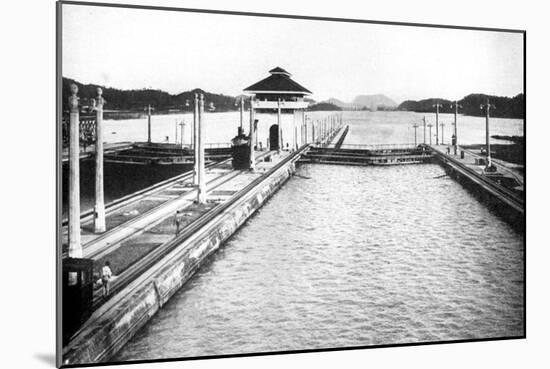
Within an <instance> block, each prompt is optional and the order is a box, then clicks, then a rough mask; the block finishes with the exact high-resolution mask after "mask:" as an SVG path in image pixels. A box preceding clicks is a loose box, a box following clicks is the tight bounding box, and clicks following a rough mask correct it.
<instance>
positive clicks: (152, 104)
mask: <svg viewBox="0 0 550 369" xmlns="http://www.w3.org/2000/svg"><path fill="white" fill-rule="evenodd" d="M57 22H58V23H57V26H58V34H59V40H58V42H59V45H58V46H59V47H58V52H59V54H58V57H59V59H58V102H57V103H58V122H57V123H58V124H57V127H56V129H57V140H58V141H57V143H58V146H57V150H58V227H59V232H58V235H59V243H58V248H57V251H58V272H59V285H58V291H59V294H58V296H57V298H58V309H59V310H58V314H59V315H58V317H59V321H58V324H59V331H58V345H59V347H58V352H59V356H60V357H59V358H58V360H59V362H58V363H59V364H61V365H68V366H73V365H77V366H78V365H82V364H95V363H121V362H126V363H131V362H143V361H149V360H170V359H186V358H201V357H204V358H208V357H227V356H232V355H243V354H250V355H254V354H265V353H273V354H275V353H285V352H311V351H318V350H330V349H343V348H359V347H361V348H369V347H386V346H392V345H411V344H425V343H444V342H468V341H476V340H490V339H513V338H517V339H519V338H524V337H525V259H524V258H525V198H526V197H525V172H526V165H525V136H526V135H525V93H524V87H525V86H524V78H525V74H524V73H525V64H524V63H525V31H523V30H519V29H518V30H516V29H490V28H487V29H485V28H466V27H445V26H440V27H439V26H437V27H434V26H423V25H418V24H400V23H387V22H376V21H362V20H355V21H350V20H341V19H330V18H327V19H320V18H315V17H308V16H303V17H285V16H275V15H270V14H246V13H228V12H223V11H201V10H196V9H195V10H191V9H162V8H144V7H139V6H137V7H132V6H122V7H120V6H109V5H108V4H104V5H97V4H95V5H90V4H86V3H77V2H67V3H64V2H59V3H58V8H57Z"/></svg>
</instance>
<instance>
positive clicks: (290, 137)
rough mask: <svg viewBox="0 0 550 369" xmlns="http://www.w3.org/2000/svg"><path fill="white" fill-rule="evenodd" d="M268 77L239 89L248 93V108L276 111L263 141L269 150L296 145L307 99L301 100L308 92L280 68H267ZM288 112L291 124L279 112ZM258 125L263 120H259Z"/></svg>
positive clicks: (298, 140)
mask: <svg viewBox="0 0 550 369" xmlns="http://www.w3.org/2000/svg"><path fill="white" fill-rule="evenodd" d="M269 73H270V76H269V77H267V78H264V79H262V80H261V81H259V82H256V83H254V84H253V85H251V86H249V87H247V88H245V89H244V90H243V91H244V92H245V93H246V94H249V95H252V96H251V109H252V110H254V111H255V112H257V113H276V114H277V120H276V121H275V122H267V123H268V124H269V129H268V136H269V139H268V140H267V144H268V149H269V150H278V151H280V150H282V149H283V148H286V147H289V148H293V149H294V148H297V147H298V146H299V145H298V143H299V142H302V137H301V134H302V133H301V132H302V130H301V129H298V127H301V126H302V125H303V124H304V121H305V114H304V110H305V108H307V107H308V102H306V101H304V97H305V96H306V95H310V94H311V91H309V90H308V89H307V88H305V87H303V86H302V85H300V84H299V83H298V82H296V81H294V80H292V79H291V78H290V77H291V74H290V73H289V72H287V71H286V70H284V69H283V68H281V67H276V68H274V69H272V70H270V71H269ZM285 113H292V114H294V119H293V121H292V123H289V122H286V123H283V122H282V119H281V114H285ZM259 123H260V124H262V123H263V122H261V121H260V122H259Z"/></svg>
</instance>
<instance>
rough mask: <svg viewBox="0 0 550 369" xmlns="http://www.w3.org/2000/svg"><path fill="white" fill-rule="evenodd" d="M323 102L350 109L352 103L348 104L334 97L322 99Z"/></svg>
mask: <svg viewBox="0 0 550 369" xmlns="http://www.w3.org/2000/svg"><path fill="white" fill-rule="evenodd" d="M323 102H324V103H327V104H332V105H335V106H337V107H339V108H341V109H350V108H352V104H349V103H345V102H343V101H342V100H338V99H336V98H334V97H331V98H330V99H328V100H325V101H323Z"/></svg>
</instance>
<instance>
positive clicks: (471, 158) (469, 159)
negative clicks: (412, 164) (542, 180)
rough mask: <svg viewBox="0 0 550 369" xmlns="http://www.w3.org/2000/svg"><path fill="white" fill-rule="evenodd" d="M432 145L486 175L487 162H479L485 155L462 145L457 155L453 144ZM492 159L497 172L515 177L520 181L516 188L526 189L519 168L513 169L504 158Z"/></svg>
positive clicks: (504, 175)
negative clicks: (461, 154) (462, 156)
mask: <svg viewBox="0 0 550 369" xmlns="http://www.w3.org/2000/svg"><path fill="white" fill-rule="evenodd" d="M432 147H433V148H434V149H436V150H438V151H440V152H441V153H443V154H446V155H449V156H450V157H452V158H453V159H455V160H457V161H459V162H460V163H462V164H464V165H466V166H467V167H468V168H470V169H472V170H474V171H476V173H478V174H479V175H485V171H484V170H485V164H479V159H483V161H484V160H485V159H486V156H485V155H481V153H476V152H474V151H473V150H466V149H462V148H460V146H459V147H458V150H457V153H456V155H455V154H454V148H453V146H452V145H432ZM461 151H463V152H464V158H461V156H460V153H461ZM447 153H449V154H447ZM491 160H492V163H493V165H494V166H495V167H496V168H497V172H496V173H499V174H502V176H503V177H509V178H514V179H515V180H516V181H517V182H518V183H519V186H518V187H517V188H516V189H517V190H520V191H523V190H524V176H523V175H522V174H521V173H519V172H518V171H517V170H513V169H511V168H512V167H511V166H510V163H506V162H503V161H502V160H495V159H491ZM512 166H513V165H512Z"/></svg>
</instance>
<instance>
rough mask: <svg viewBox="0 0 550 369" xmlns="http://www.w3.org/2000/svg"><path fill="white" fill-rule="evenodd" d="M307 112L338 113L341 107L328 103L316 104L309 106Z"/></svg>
mask: <svg viewBox="0 0 550 369" xmlns="http://www.w3.org/2000/svg"><path fill="white" fill-rule="evenodd" d="M307 110H309V111H339V110H342V108H341V107H339V106H338V105H335V104H331V103H329V102H326V101H325V102H320V103H317V104H312V105H310V106H309V107H308V108H307Z"/></svg>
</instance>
